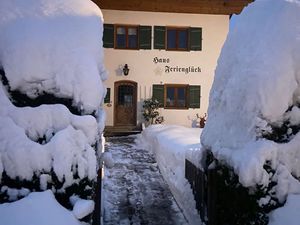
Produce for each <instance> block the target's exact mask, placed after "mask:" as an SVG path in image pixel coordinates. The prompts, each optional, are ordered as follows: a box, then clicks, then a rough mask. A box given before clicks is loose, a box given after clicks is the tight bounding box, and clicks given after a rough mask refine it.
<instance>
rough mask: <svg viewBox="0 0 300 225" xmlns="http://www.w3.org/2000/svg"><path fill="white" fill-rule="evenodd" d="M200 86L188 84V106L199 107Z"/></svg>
mask: <svg viewBox="0 0 300 225" xmlns="http://www.w3.org/2000/svg"><path fill="white" fill-rule="evenodd" d="M200 97H201V86H200V85H191V86H189V103H190V108H200Z"/></svg>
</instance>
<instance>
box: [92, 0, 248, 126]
mask: <svg viewBox="0 0 300 225" xmlns="http://www.w3.org/2000/svg"><path fill="white" fill-rule="evenodd" d="M94 2H95V3H96V4H98V5H99V7H100V8H101V10H102V13H103V16H104V23H105V24H104V36H103V46H104V56H105V65H106V68H107V70H108V71H109V78H108V80H107V81H106V86H107V87H108V93H107V96H106V98H105V102H104V108H105V109H106V113H107V120H106V126H114V127H120V126H126V127H136V126H137V125H139V124H141V123H142V122H144V119H143V116H142V105H143V101H144V100H145V99H148V98H154V99H157V100H158V101H159V102H160V104H161V108H160V109H159V112H160V115H162V116H163V117H164V120H165V121H164V123H166V124H178V125H184V126H187V127H191V126H195V125H196V119H197V116H196V115H197V114H198V115H200V116H203V115H204V114H205V113H206V111H207V108H208V98H209V92H210V89H211V86H212V82H213V78H214V70H215V68H216V65H217V59H218V57H219V54H220V51H221V48H222V45H223V43H224V41H225V39H226V36H227V33H228V30H229V20H230V16H231V15H232V14H234V13H235V14H238V13H240V12H241V11H242V9H243V8H244V7H245V6H246V5H247V4H248V3H250V2H252V0H210V1H207V0H185V1H182V0H160V1H158V0H126V1H116V0H94Z"/></svg>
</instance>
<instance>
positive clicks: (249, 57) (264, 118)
mask: <svg viewBox="0 0 300 225" xmlns="http://www.w3.org/2000/svg"><path fill="white" fill-rule="evenodd" d="M299 12H300V1H299V0H277V1H273V0H260V1H255V2H254V3H252V4H250V5H249V6H248V7H247V8H246V9H245V10H244V11H243V12H242V14H241V15H240V16H239V17H238V18H237V20H238V21H237V23H236V27H235V29H233V30H232V32H230V33H229V35H228V38H227V40H226V42H225V45H224V47H223V49H222V52H221V56H220V58H219V61H218V66H217V69H216V74H215V80H214V83H213V87H212V91H211V94H210V104H209V110H208V115H209V116H208V120H207V124H206V127H205V129H204V131H203V133H202V136H201V141H202V144H203V146H204V147H205V148H206V149H208V150H211V151H212V153H213V155H214V157H215V158H217V159H218V160H219V162H221V163H223V164H225V165H227V166H229V167H230V168H232V170H233V171H234V172H235V173H236V174H237V175H238V178H239V182H240V183H241V184H242V185H243V186H244V187H247V188H250V189H251V188H252V189H253V188H256V187H258V186H259V187H260V188H261V190H262V191H264V192H265V195H266V196H265V197H263V198H262V199H260V201H259V203H260V205H261V206H262V207H263V206H270V205H275V206H276V205H277V204H282V203H284V202H285V200H286V198H287V196H288V195H289V194H291V193H294V194H295V193H297V194H300V182H299V177H300V166H299V158H300V150H299V145H300V133H299V130H300V129H299V128H300V119H299V118H300V91H299V90H300V85H299V81H300V64H299V62H300V28H299V24H300V13H299ZM252 191H253V190H252ZM258 200H259V199H258Z"/></svg>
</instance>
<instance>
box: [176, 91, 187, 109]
mask: <svg viewBox="0 0 300 225" xmlns="http://www.w3.org/2000/svg"><path fill="white" fill-rule="evenodd" d="M185 96H186V94H185V88H183V87H182V88H177V106H178V107H185V106H186V103H185Z"/></svg>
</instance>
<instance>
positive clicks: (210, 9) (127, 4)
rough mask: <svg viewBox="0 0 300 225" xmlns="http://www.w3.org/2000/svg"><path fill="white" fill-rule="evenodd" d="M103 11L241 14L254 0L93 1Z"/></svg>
mask: <svg viewBox="0 0 300 225" xmlns="http://www.w3.org/2000/svg"><path fill="white" fill-rule="evenodd" d="M93 1H94V2H95V3H96V4H97V5H98V6H99V7H100V8H101V9H112V10H130V11H148V12H171V13H194V14H219V15H231V14H239V13H240V12H241V11H242V9H243V8H244V7H245V6H247V5H248V4H249V3H251V2H253V1H254V0H184V1H183V0H126V1H118V0H93Z"/></svg>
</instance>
